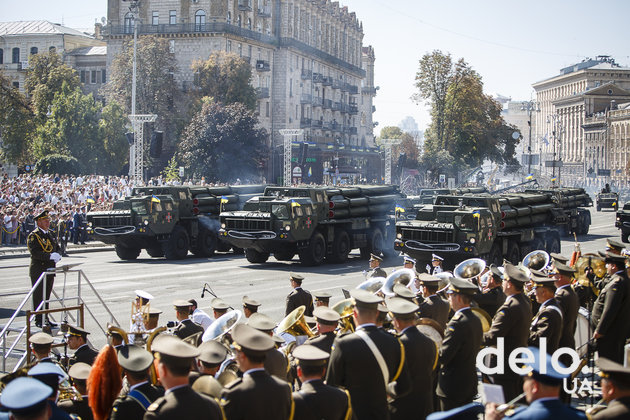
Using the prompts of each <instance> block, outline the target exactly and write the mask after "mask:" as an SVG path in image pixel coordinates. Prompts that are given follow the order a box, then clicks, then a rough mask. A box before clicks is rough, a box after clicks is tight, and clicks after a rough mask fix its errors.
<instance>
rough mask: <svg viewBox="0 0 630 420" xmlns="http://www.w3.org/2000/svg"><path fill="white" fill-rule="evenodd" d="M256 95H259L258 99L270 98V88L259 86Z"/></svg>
mask: <svg viewBox="0 0 630 420" xmlns="http://www.w3.org/2000/svg"><path fill="white" fill-rule="evenodd" d="M256 95H257V96H258V99H266V98H269V88H268V87H259V88H258V89H256Z"/></svg>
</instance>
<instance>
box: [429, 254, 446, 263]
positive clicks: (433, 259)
mask: <svg viewBox="0 0 630 420" xmlns="http://www.w3.org/2000/svg"><path fill="white" fill-rule="evenodd" d="M431 261H444V258H442V257H440V256H439V255H437V254H431Z"/></svg>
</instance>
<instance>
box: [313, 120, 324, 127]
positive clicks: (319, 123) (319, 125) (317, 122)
mask: <svg viewBox="0 0 630 420" xmlns="http://www.w3.org/2000/svg"><path fill="white" fill-rule="evenodd" d="M311 127H313V128H322V120H311Z"/></svg>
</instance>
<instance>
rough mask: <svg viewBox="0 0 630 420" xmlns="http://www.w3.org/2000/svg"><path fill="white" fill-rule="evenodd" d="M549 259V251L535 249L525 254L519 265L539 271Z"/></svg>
mask: <svg viewBox="0 0 630 420" xmlns="http://www.w3.org/2000/svg"><path fill="white" fill-rule="evenodd" d="M549 261H551V256H550V255H549V253H547V251H543V250H542V249H537V250H534V251H532V252H530V253H529V254H527V255H525V257H524V258H523V261H521V265H522V266H523V267H526V268H528V269H529V270H538V271H540V270H544V269H545V268H547V266H548V265H549ZM528 274H529V273H528Z"/></svg>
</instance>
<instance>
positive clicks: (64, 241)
mask: <svg viewBox="0 0 630 420" xmlns="http://www.w3.org/2000/svg"><path fill="white" fill-rule="evenodd" d="M68 239H70V227H69V226H68V213H66V212H64V213H62V215H61V217H60V218H59V221H58V222H57V243H58V244H59V253H60V254H61V256H62V257H67V256H68V254H67V253H66V249H67V247H68Z"/></svg>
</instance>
